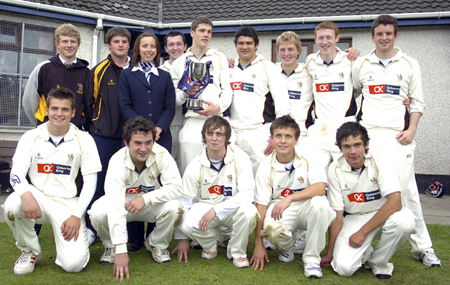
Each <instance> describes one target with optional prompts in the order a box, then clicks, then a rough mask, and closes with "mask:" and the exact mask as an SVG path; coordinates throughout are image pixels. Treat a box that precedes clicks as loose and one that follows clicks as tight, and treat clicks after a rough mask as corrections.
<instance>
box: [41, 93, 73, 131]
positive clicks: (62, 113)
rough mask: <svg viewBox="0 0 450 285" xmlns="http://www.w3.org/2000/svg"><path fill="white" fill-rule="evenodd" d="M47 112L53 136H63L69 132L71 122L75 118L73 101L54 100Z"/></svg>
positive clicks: (49, 127) (46, 109) (49, 129)
mask: <svg viewBox="0 0 450 285" xmlns="http://www.w3.org/2000/svg"><path fill="white" fill-rule="evenodd" d="M45 112H46V113H47V117H48V131H49V132H50V133H51V134H52V135H54V136H61V135H64V134H65V133H67V132H68V131H69V125H70V120H71V119H72V118H73V117H74V116H75V108H73V106H72V101H70V100H68V99H56V98H53V99H51V100H50V102H49V105H48V106H47V107H46V108H45Z"/></svg>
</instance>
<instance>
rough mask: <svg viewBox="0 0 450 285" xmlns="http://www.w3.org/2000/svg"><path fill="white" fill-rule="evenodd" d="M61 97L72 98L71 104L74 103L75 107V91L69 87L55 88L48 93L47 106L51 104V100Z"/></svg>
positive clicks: (73, 106)
mask: <svg viewBox="0 0 450 285" xmlns="http://www.w3.org/2000/svg"><path fill="white" fill-rule="evenodd" d="M52 99H59V100H64V99H66V100H70V105H72V106H71V107H72V110H73V109H74V108H75V93H73V91H72V90H70V89H67V88H65V87H59V88H53V89H52V90H50V92H49V93H48V95H47V100H46V104H47V107H49V106H50V100H52Z"/></svg>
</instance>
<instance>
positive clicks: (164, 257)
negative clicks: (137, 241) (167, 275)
mask: <svg viewBox="0 0 450 285" xmlns="http://www.w3.org/2000/svg"><path fill="white" fill-rule="evenodd" d="M144 245H145V249H146V250H148V251H150V252H151V253H152V258H153V261H154V262H156V263H167V262H170V253H169V251H168V250H167V249H166V248H157V247H154V246H151V245H150V243H149V242H148V238H146V239H145V241H144Z"/></svg>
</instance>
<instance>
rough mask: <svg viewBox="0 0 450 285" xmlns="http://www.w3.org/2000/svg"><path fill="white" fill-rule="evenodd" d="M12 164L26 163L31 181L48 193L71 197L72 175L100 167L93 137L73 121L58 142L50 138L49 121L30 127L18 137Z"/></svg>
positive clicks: (73, 182) (72, 191)
mask: <svg viewBox="0 0 450 285" xmlns="http://www.w3.org/2000/svg"><path fill="white" fill-rule="evenodd" d="M12 161H13V164H15V163H20V164H21V165H25V164H26V166H27V167H28V176H29V177H30V180H31V184H33V186H34V187H36V188H37V189H39V190H40V191H42V192H43V193H44V194H45V195H47V196H50V197H63V198H73V197H75V196H76V195H77V192H79V191H81V189H77V185H76V184H75V179H76V177H77V176H78V174H79V171H80V170H81V173H82V174H83V175H87V174H92V173H97V172H99V171H101V170H102V165H101V163H100V158H99V156H98V152H97V147H96V145H95V142H94V140H93V139H92V137H91V136H90V135H89V134H88V133H86V132H83V131H80V130H79V129H78V128H77V127H76V126H75V125H73V124H72V123H71V124H70V126H69V131H68V132H67V133H66V134H65V135H64V139H63V141H62V142H60V143H59V144H58V145H57V146H55V144H54V143H53V142H52V141H51V140H50V137H49V133H48V122H47V123H44V124H41V125H39V126H38V127H37V128H36V129H33V130H30V131H28V132H26V133H25V134H23V136H22V137H21V138H20V140H19V143H18V145H17V148H16V152H15V153H14V157H13V160H12Z"/></svg>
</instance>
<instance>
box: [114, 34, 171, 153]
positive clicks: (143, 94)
mask: <svg viewBox="0 0 450 285" xmlns="http://www.w3.org/2000/svg"><path fill="white" fill-rule="evenodd" d="M160 56H161V50H160V45H159V41H158V39H157V38H156V36H155V35H154V34H150V33H142V34H141V35H139V37H138V38H137V39H136V42H135V44H134V48H133V57H132V58H131V64H130V67H129V68H128V69H126V70H124V71H122V73H121V75H120V83H119V104H120V109H121V111H122V114H123V116H124V117H125V121H128V120H129V119H132V118H134V117H136V116H142V117H144V118H146V119H148V120H150V121H152V122H153V123H155V125H156V129H157V133H156V137H155V138H153V139H154V141H156V142H157V143H158V144H160V145H162V146H163V147H165V148H166V149H167V150H168V151H169V152H170V151H171V149H172V136H171V134H170V123H171V122H172V119H173V117H174V116H175V89H174V86H173V82H172V78H171V77H170V74H169V73H168V72H166V71H164V70H161V69H159V68H157V66H159V60H160Z"/></svg>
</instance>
